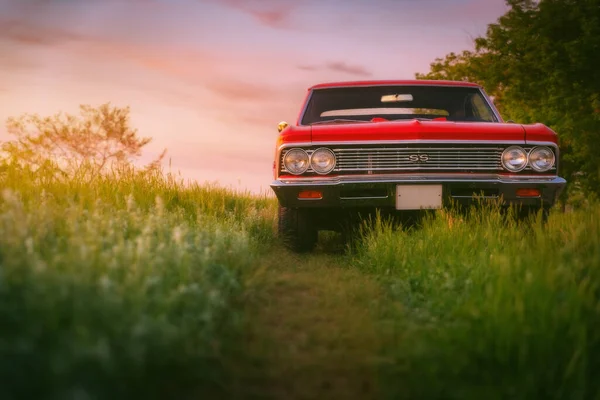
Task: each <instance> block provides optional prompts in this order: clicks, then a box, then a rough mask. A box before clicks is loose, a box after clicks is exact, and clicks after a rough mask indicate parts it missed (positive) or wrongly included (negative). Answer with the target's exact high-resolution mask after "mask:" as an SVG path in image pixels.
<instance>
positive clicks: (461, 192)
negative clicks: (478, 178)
mask: <svg viewBox="0 0 600 400" xmlns="http://www.w3.org/2000/svg"><path fill="white" fill-rule="evenodd" d="M498 195H499V191H498V189H472V188H453V189H451V190H450V196H452V197H498Z"/></svg>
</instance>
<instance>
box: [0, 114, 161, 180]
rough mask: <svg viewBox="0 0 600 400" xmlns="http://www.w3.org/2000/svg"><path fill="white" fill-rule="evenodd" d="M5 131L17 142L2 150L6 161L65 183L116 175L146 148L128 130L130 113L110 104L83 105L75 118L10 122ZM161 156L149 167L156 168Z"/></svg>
mask: <svg viewBox="0 0 600 400" xmlns="http://www.w3.org/2000/svg"><path fill="white" fill-rule="evenodd" d="M7 129H8V133H9V134H11V135H13V136H14V137H15V139H13V140H11V141H9V142H6V143H4V144H3V145H2V150H3V151H4V153H5V154H4V156H5V159H6V160H5V161H8V162H10V163H12V164H15V165H18V166H21V167H27V168H30V169H34V170H39V171H40V172H44V173H53V174H55V175H56V176H57V177H64V178H67V179H82V178H85V179H94V178H95V177H97V176H98V175H100V174H102V173H105V172H107V171H118V170H119V169H121V168H123V167H126V166H129V165H130V163H131V161H132V160H133V158H134V157H137V156H139V155H140V154H141V150H142V148H143V147H144V146H146V145H147V144H148V143H149V142H150V138H140V137H138V135H137V131H136V130H135V129H132V128H131V127H130V126H129V108H119V107H112V106H111V105H110V104H108V103H107V104H103V105H101V106H99V107H97V108H93V107H90V106H88V105H82V106H81V107H80V113H79V115H71V114H62V113H59V114H57V115H54V116H52V117H44V118H42V117H40V116H38V115H30V114H25V115H23V116H21V117H19V118H9V119H8V121H7ZM163 156H164V153H163V154H162V155H161V157H159V159H157V160H155V161H153V162H152V163H151V164H150V165H149V166H148V167H149V168H150V169H156V168H158V167H159V163H160V160H161V159H162V157H163Z"/></svg>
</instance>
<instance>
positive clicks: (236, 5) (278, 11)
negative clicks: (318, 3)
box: [219, 0, 297, 29]
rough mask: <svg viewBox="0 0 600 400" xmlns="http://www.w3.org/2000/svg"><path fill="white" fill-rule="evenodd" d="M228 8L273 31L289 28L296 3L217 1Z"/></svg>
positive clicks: (278, 1) (262, 0) (272, 0)
mask: <svg viewBox="0 0 600 400" xmlns="http://www.w3.org/2000/svg"><path fill="white" fill-rule="evenodd" d="M219 2H223V4H225V5H227V6H228V7H230V8H233V9H235V10H238V11H241V12H243V13H245V14H248V15H250V16H251V17H253V18H254V19H255V20H256V21H257V22H258V23H259V24H261V25H263V26H267V27H270V28H275V29H288V28H290V27H291V16H292V15H293V13H294V11H295V10H296V8H297V3H295V2H292V1H288V2H285V1H281V0H254V1H248V0H219Z"/></svg>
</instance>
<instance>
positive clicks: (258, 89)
mask: <svg viewBox="0 0 600 400" xmlns="http://www.w3.org/2000/svg"><path fill="white" fill-rule="evenodd" d="M204 87H205V88H206V89H208V90H210V91H211V92H212V93H214V94H216V95H217V96H220V97H221V98H224V99H227V100H231V99H234V100H253V101H256V100H272V99H273V97H274V96H276V92H275V90H273V89H272V88H270V87H269V86H268V85H265V84H262V85H258V84H254V83H249V82H243V81H240V80H235V79H231V78H228V79H217V80H210V81H208V82H206V83H205V84H204Z"/></svg>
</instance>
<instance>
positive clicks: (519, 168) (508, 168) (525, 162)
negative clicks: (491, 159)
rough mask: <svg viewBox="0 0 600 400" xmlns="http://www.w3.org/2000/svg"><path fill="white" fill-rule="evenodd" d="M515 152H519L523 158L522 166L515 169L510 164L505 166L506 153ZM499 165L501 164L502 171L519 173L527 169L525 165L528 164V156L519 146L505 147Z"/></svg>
mask: <svg viewBox="0 0 600 400" xmlns="http://www.w3.org/2000/svg"><path fill="white" fill-rule="evenodd" d="M515 150H516V151H518V152H520V153H521V154H522V156H523V158H524V161H523V163H522V165H520V166H518V167H516V168H515V167H514V166H512V165H510V164H507V160H506V157H507V155H508V153H510V152H511V151H515ZM513 159H514V158H513ZM501 163H502V167H504V169H506V170H507V171H509V172H519V171H523V170H524V169H525V168H527V165H528V164H529V156H528V154H527V152H526V151H525V149H524V148H522V147H521V146H510V147H507V148H506V149H504V151H503V152H502V156H501Z"/></svg>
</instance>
